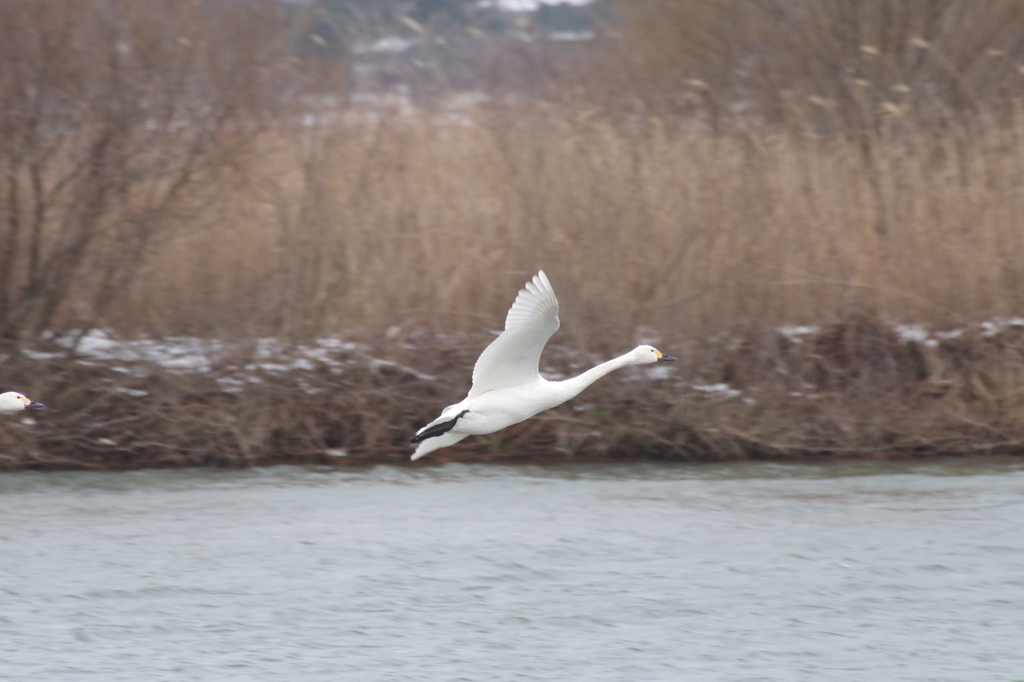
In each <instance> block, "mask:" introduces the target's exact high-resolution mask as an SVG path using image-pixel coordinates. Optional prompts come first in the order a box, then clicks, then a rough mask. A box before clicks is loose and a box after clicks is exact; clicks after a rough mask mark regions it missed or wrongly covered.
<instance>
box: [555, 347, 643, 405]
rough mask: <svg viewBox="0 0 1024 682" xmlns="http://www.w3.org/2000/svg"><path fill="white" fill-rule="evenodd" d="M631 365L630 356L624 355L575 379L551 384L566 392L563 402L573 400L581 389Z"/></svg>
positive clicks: (603, 363)
mask: <svg viewBox="0 0 1024 682" xmlns="http://www.w3.org/2000/svg"><path fill="white" fill-rule="evenodd" d="M633 364H636V363H635V362H633V361H632V358H631V357H630V354H629V353H626V354H625V355H620V356H619V357H617V358H612V359H611V360H609V361H608V362H602V363H601V364H600V365H597V366H596V367H592V368H590V369H588V370H587V371H586V372H584V373H583V374H580V375H579V376H577V377H573V378H572V379H566V380H565V381H558V382H553V383H557V384H559V385H560V386H561V388H562V389H563V390H564V391H565V392H566V397H565V398H564V400H569V399H570V398H574V397H576V396H577V395H579V394H580V392H581V391H582V390H583V389H585V388H586V387H587V386H589V385H590V384H592V383H594V382H595V381H597V380H598V379H600V378H601V377H603V376H604V375H605V374H608V373H609V372H614V371H615V370H617V369H619V368H620V367H626V366H627V365H633Z"/></svg>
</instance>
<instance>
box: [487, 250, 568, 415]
mask: <svg viewBox="0 0 1024 682" xmlns="http://www.w3.org/2000/svg"><path fill="white" fill-rule="evenodd" d="M556 331H558V299H557V298H555V291H554V289H552V288H551V282H549V281H548V276H547V275H545V274H544V271H543V270H541V271H540V272H538V273H537V274H536V275H534V277H533V279H532V280H531V281H529V282H527V283H526V288H525V289H521V290H520V291H519V295H518V296H516V302H515V303H513V304H512V307H511V308H509V311H508V316H507V317H506V318H505V331H503V332H502V333H501V335H500V336H499V337H498V338H496V339H494V341H492V342H491V345H489V346H487V348H485V349H484V352H483V353H481V354H480V357H479V359H477V361H476V366H475V367H474V368H473V388H471V389H470V390H469V397H470V398H472V397H474V396H478V395H480V394H481V393H485V392H486V391H493V390H495V389H498V388H509V387H511V386H519V385H520V384H525V383H527V382H529V381H533V380H535V379H536V378H537V377H538V376H539V373H538V370H537V366H538V364H539V363H540V353H541V351H542V350H544V344H546V343H547V342H548V339H550V338H551V335H552V334H554V333H555V332H556Z"/></svg>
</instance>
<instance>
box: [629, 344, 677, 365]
mask: <svg viewBox="0 0 1024 682" xmlns="http://www.w3.org/2000/svg"><path fill="white" fill-rule="evenodd" d="M630 355H632V356H633V360H634V362H635V364H637V365H649V364H651V363H652V362H672V361H674V360H675V358H674V357H672V356H671V355H665V354H664V353H662V352H661V351H660V350H658V349H657V348H655V347H654V346H648V345H643V346H637V347H636V348H634V349H633V352H632V353H630Z"/></svg>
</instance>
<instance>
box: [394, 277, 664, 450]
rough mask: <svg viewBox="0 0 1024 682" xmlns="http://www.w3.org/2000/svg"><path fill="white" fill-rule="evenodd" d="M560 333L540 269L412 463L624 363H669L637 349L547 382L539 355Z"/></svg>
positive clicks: (561, 398)
mask: <svg viewBox="0 0 1024 682" xmlns="http://www.w3.org/2000/svg"><path fill="white" fill-rule="evenodd" d="M556 331H558V299H557V298H555V292H554V290H553V289H552V288H551V282H549V281H548V277H547V275H545V274H544V271H543V270H541V271H540V272H538V273H537V274H536V275H535V276H534V278H533V279H532V280H531V281H529V282H527V283H526V288H525V289H521V290H520V291H519V295H518V296H516V300H515V303H513V304H512V307H511V308H510V309H509V311H508V316H507V317H506V318H505V331H503V332H502V333H501V335H500V336H498V338H496V339H494V341H492V342H491V345H489V346H487V348H486V349H484V352H483V353H481V354H480V357H479V359H477V361H476V366H475V367H474V368H473V387H472V388H471V389H469V395H468V396H466V399H465V400H463V401H462V402H461V403H456V404H455V405H449V406H448V407H446V408H444V410H443V411H442V412H441V416H440V417H438V418H437V419H435V420H434V421H432V422H430V423H429V424H427V425H426V426H424V427H423V428H422V429H420V430H419V431H417V432H416V435H415V436H413V437H412V441H411V442H413V443H418V445H417V446H416V451H415V452H414V453H413V454H412V459H419V458H420V457H422V456H423V455H426V454H428V453H431V452H433V451H434V450H439V449H441V448H446V447H448V446H449V445H454V444H455V443H458V442H459V441H460V440H462V439H463V438H465V437H466V436H482V435H484V434H487V433H494V432H495V431H499V430H501V429H503V428H505V427H506V426H511V425H512V424H518V423H519V422H521V421H524V420H526V419H529V418H530V417H532V416H533V415H535V414H537V413H538V412H543V411H544V410H547V409H550V408H552V407H555V406H556V405H561V404H562V403H564V402H565V401H567V400H569V399H570V398H574V397H575V396H576V395H578V394H579V393H580V391H582V390H583V389H585V388H586V387H587V386H589V385H590V384H592V383H594V382H595V381H597V380H598V379H600V378H601V377H603V376H604V375H605V374H608V372H611V371H612V370H616V369H618V368H620V367H626V366H627V365H645V364H648V363H654V362H671V361H672V360H675V358H672V357H669V356H667V355H662V353H661V351H659V350H658V349H656V348H654V347H652V346H646V345H645V346H637V347H636V348H634V349H633V350H631V351H629V352H628V353H626V354H625V355H620V356H619V357H617V358H615V359H613V360H609V361H608V362H603V363H601V364H600V365H598V366H597V367H594V368H593V369H590V370H588V371H586V372H584V373H583V374H581V375H579V376H578V377H573V378H572V379H566V380H565V381H548V380H546V379H544V378H543V377H542V376H541V375H540V372H539V371H538V365H539V363H540V353H541V351H542V350H544V344H546V343H547V342H548V339H550V338H551V335H552V334H554V333H555V332H556Z"/></svg>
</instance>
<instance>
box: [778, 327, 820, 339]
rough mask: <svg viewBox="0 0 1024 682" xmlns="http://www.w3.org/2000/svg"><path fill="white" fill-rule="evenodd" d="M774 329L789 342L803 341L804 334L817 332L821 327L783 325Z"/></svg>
mask: <svg viewBox="0 0 1024 682" xmlns="http://www.w3.org/2000/svg"><path fill="white" fill-rule="evenodd" d="M775 331H777V332H779V333H780V334H782V335H783V336H785V337H786V339H787V340H789V341H790V342H791V343H803V340H804V337H805V336H810V335H811V334H817V333H818V332H820V331H821V327H811V326H794V325H785V326H782V327H779V328H778V329H776V330H775Z"/></svg>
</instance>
